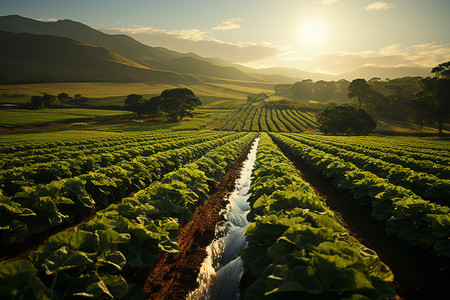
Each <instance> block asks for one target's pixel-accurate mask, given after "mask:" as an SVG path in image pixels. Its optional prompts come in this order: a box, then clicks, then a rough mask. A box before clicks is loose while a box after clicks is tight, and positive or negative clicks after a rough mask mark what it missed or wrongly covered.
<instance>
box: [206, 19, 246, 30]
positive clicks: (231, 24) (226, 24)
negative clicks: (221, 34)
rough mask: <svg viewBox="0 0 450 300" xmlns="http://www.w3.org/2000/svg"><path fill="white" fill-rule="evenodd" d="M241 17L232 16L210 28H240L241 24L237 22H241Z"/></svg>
mask: <svg viewBox="0 0 450 300" xmlns="http://www.w3.org/2000/svg"><path fill="white" fill-rule="evenodd" d="M241 21H242V19H241V18H232V19H228V20H224V21H222V23H220V24H219V25H217V26H216V27H213V28H212V30H229V29H237V28H241V24H237V23H239V22H241Z"/></svg>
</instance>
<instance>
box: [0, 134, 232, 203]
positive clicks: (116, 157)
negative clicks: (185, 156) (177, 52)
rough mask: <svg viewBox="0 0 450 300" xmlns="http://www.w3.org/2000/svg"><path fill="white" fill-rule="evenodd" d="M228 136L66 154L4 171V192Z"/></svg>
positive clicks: (0, 179)
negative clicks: (47, 160) (48, 160)
mask: <svg viewBox="0 0 450 300" xmlns="http://www.w3.org/2000/svg"><path fill="white" fill-rule="evenodd" d="M222 136H225V134H224V133H220V134H217V133H212V132H205V133H203V134H197V133H196V134H192V133H191V134H189V135H185V136H183V137H180V138H178V139H174V140H168V139H162V140H158V141H152V142H149V143H148V144H147V143H143V144H137V145H134V146H131V145H127V146H125V147H124V148H122V147H121V148H120V150H119V149H117V147H116V146H115V147H107V146H105V147H102V148H100V149H101V151H96V152H95V153H91V154H84V153H83V152H81V151H64V152H60V153H58V157H57V158H58V159H55V160H53V161H51V162H44V163H35V164H33V165H28V166H24V167H13V168H9V169H3V170H1V171H0V188H1V189H2V190H3V193H4V194H7V195H10V196H13V195H14V194H15V193H17V192H19V191H20V187H21V186H29V187H30V186H31V187H32V186H35V185H36V184H46V183H50V182H51V181H53V180H60V179H63V178H70V177H73V176H79V175H82V174H86V173H88V172H92V171H96V170H99V169H101V168H106V167H110V166H113V165H119V166H121V164H127V163H128V162H129V161H131V160H133V161H136V162H140V161H141V160H145V157H148V156H150V155H153V154H156V153H158V152H160V151H167V150H170V149H176V148H180V147H183V146H187V145H191V144H196V143H200V142H205V141H208V140H211V139H214V138H220V137H222Z"/></svg>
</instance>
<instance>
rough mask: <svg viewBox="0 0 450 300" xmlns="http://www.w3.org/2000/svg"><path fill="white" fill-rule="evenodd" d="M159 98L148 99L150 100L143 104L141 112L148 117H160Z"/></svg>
mask: <svg viewBox="0 0 450 300" xmlns="http://www.w3.org/2000/svg"><path fill="white" fill-rule="evenodd" d="M161 101H162V99H161V96H156V97H152V98H150V100H148V101H145V102H144V104H143V111H144V113H145V114H146V115H148V116H149V117H153V118H156V117H158V116H160V115H161V110H160V108H159V107H160V105H161Z"/></svg>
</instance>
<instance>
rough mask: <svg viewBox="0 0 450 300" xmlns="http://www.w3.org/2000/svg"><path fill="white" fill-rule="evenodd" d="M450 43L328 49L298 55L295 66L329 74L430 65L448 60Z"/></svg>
mask: <svg viewBox="0 0 450 300" xmlns="http://www.w3.org/2000/svg"><path fill="white" fill-rule="evenodd" d="M449 53H450V44H438V43H426V44H420V45H413V46H408V47H402V46H401V45H400V44H395V45H390V46H387V47H384V48H382V49H379V50H377V51H361V52H345V51H340V52H326V53H318V54H314V55H309V56H307V57H298V58H297V64H296V67H297V68H300V69H304V70H315V69H320V70H322V71H325V72H326V73H330V74H340V73H345V72H351V71H353V70H355V69H357V68H361V67H364V66H378V67H423V68H431V67H433V66H436V65H438V64H439V63H441V62H443V61H446V60H448V59H447V58H448V57H449V56H450V55H449Z"/></svg>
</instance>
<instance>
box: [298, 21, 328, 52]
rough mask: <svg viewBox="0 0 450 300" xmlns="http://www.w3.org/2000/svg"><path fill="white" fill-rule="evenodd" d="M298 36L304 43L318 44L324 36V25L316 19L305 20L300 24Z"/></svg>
mask: <svg viewBox="0 0 450 300" xmlns="http://www.w3.org/2000/svg"><path fill="white" fill-rule="evenodd" d="M300 37H301V39H302V42H303V43H304V44H305V45H309V46H314V45H317V44H320V43H322V42H323V40H324V38H325V26H324V25H323V24H322V23H321V22H318V21H308V22H305V23H304V24H303V25H302V26H301V30H300Z"/></svg>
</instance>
